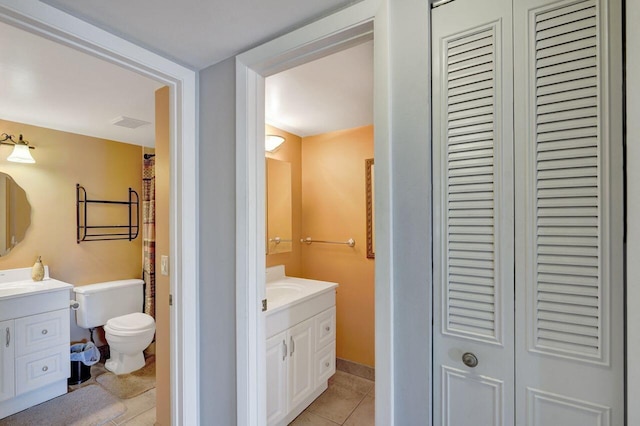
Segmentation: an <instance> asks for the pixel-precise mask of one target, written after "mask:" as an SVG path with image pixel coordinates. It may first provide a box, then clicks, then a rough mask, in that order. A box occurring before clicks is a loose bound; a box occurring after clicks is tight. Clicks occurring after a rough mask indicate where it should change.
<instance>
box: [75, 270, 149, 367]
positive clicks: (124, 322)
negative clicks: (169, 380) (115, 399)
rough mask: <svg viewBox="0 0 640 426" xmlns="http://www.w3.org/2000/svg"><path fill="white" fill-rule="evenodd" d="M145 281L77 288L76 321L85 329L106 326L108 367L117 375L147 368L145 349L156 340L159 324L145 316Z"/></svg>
mask: <svg viewBox="0 0 640 426" xmlns="http://www.w3.org/2000/svg"><path fill="white" fill-rule="evenodd" d="M143 286H144V281H142V280H137V279H134V280H120V281H107V282H103V283H98V284H90V285H84V286H80V287H74V289H73V291H74V292H75V294H76V301H77V302H78V303H79V305H80V306H79V307H78V310H77V311H76V322H77V323H78V326H79V327H82V328H94V327H99V326H104V331H105V337H106V339H107V343H108V344H109V349H110V352H111V358H109V359H108V360H107V362H106V364H105V367H106V368H107V370H109V371H112V372H113V373H115V374H126V373H130V372H132V371H135V370H138V369H140V368H142V367H144V365H145V360H144V354H143V353H142V351H143V350H145V349H146V347H147V346H149V344H150V343H151V341H152V340H153V334H154V333H155V331H156V324H155V321H154V320H153V318H152V317H151V316H149V315H147V314H143V313H142V305H143Z"/></svg>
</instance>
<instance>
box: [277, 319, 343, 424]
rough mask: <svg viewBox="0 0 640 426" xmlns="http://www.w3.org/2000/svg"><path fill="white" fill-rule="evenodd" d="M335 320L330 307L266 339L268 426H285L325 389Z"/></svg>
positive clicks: (331, 369)
mask: <svg viewBox="0 0 640 426" xmlns="http://www.w3.org/2000/svg"><path fill="white" fill-rule="evenodd" d="M335 318H336V310H335V307H332V308H329V309H327V310H325V311H324V312H322V313H320V314H318V315H315V316H313V317H311V318H309V319H307V320H305V321H302V322H301V323H299V324H296V325H294V326H293V327H291V328H289V329H287V330H285V331H283V332H281V333H278V334H276V335H274V336H271V337H270V338H268V339H267V342H266V353H267V362H266V368H267V425H269V426H271V425H284V424H287V423H288V422H290V421H291V420H293V419H294V418H295V417H296V416H297V415H298V414H300V413H301V412H302V411H303V410H304V409H305V408H306V407H307V406H308V405H309V404H310V403H311V402H312V401H313V400H314V399H315V398H317V397H318V396H319V395H320V394H321V393H322V392H323V391H324V390H325V389H326V388H327V380H328V379H329V377H331V376H332V375H333V373H335V366H336V355H335V354H336V350H335V347H336V346H335V321H336V320H335Z"/></svg>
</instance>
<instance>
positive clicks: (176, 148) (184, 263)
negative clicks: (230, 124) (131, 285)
mask: <svg viewBox="0 0 640 426" xmlns="http://www.w3.org/2000/svg"><path fill="white" fill-rule="evenodd" d="M9 3H11V2H9ZM0 20H2V21H3V22H5V23H7V24H10V25H13V26H16V27H18V28H21V29H23V30H26V31H29V32H31V33H34V34H36V35H39V36H42V37H44V38H47V39H50V40H53V41H56V42H59V43H62V44H65V45H68V46H71V47H73V48H75V49H77V50H80V51H81V52H84V53H86V54H89V55H92V56H96V57H99V58H102V59H104V60H107V61H109V62H111V63H114V64H117V65H119V66H122V67H124V68H126V69H128V70H130V71H134V72H137V73H141V74H143V75H145V76H148V77H150V78H153V79H155V80H157V81H160V82H162V83H164V84H166V85H167V86H169V88H170V91H171V100H170V102H169V105H170V110H171V113H170V116H171V135H170V144H171V161H172V164H171V168H172V170H174V171H175V174H174V175H173V176H172V180H171V185H170V186H171V192H172V193H173V194H175V196H174V197H172V203H171V206H170V208H171V217H172V223H171V225H170V227H171V230H172V231H171V232H172V234H171V237H172V238H171V250H170V251H171V253H170V254H171V260H170V265H171V268H170V269H171V272H170V273H171V292H172V294H173V296H174V300H178V301H179V303H178V304H176V305H174V308H173V309H172V312H171V314H170V323H171V335H172V336H174V337H175V339H172V342H171V358H172V361H171V362H172V365H171V382H172V384H173V389H175V390H177V391H176V392H175V394H174V396H173V399H172V422H173V423H175V424H198V423H199V421H198V415H199V409H198V402H199V398H198V374H197V372H198V369H197V367H198V353H197V351H193V350H192V348H194V347H197V330H198V327H197V303H196V297H195V296H196V293H197V291H196V289H197V281H196V261H197V238H196V235H197V233H196V226H197V221H196V217H197V215H196V194H197V191H196V188H197V185H196V183H197V176H196V170H197V167H196V164H197V161H196V158H197V156H196V150H197V149H196V146H197V145H196V137H195V135H196V111H197V109H196V75H195V73H194V72H193V71H191V70H188V69H186V68H184V67H182V66H179V65H177V64H175V63H173V62H171V61H168V60H166V59H165V58H162V57H160V56H158V55H155V54H152V53H151V52H148V51H146V50H145V49H142V48H140V47H138V46H136V45H133V44H130V43H127V42H124V41H123V40H121V39H119V38H118V37H115V36H113V35H112V34H110V33H107V32H104V31H102V30H99V29H97V28H95V27H94V26H92V25H90V24H88V23H86V22H84V21H81V20H79V19H76V18H73V17H71V16H69V15H67V14H65V13H62V12H60V11H58V10H56V9H54V8H52V7H50V6H48V5H45V4H42V3H39V2H35V3H28V4H27V3H21V2H18V3H15V4H14V3H11V4H10V5H5V4H2V5H0ZM139 58H145V59H144V60H142V59H139ZM178 154H179V155H178Z"/></svg>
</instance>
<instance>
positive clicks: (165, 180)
mask: <svg viewBox="0 0 640 426" xmlns="http://www.w3.org/2000/svg"><path fill="white" fill-rule="evenodd" d="M169 99H170V92H169V88H168V87H163V88H161V89H158V90H156V147H155V148H156V149H155V153H156V157H155V159H156V182H155V184H156V421H157V423H156V424H158V425H165V424H166V425H169V424H171V382H170V380H169V378H170V374H169V372H170V357H169V354H170V349H171V348H170V341H169V330H170V328H171V327H170V322H169V321H170V317H169V289H170V286H169V277H168V276H166V275H162V274H161V273H160V259H161V258H160V256H162V255H167V256H168V255H169V211H170V209H169V194H170V189H169V186H170V178H169V172H170V150H169V138H170V128H169V125H170V118H169Z"/></svg>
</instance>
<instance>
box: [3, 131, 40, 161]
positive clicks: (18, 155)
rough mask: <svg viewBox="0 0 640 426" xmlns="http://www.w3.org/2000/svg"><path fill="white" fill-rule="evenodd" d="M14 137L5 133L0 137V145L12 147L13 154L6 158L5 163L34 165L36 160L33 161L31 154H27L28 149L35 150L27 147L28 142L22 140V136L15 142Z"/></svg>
mask: <svg viewBox="0 0 640 426" xmlns="http://www.w3.org/2000/svg"><path fill="white" fill-rule="evenodd" d="M14 137H15V136H13V135H8V134H6V133H3V134H2V135H0V138H2V139H0V145H10V146H13V152H12V153H11V155H9V156H8V157H7V161H12V162H14V163H29V164H33V163H35V162H36V160H34V159H33V157H32V156H31V153H30V152H29V150H30V149H35V148H34V147H32V146H29V142H28V141H25V140H24V139H22V135H20V136H19V137H18V140H17V141H16V140H15V139H14ZM7 141H9V142H7Z"/></svg>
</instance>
